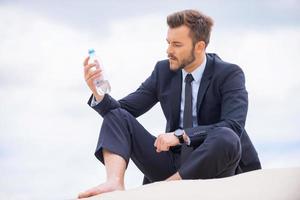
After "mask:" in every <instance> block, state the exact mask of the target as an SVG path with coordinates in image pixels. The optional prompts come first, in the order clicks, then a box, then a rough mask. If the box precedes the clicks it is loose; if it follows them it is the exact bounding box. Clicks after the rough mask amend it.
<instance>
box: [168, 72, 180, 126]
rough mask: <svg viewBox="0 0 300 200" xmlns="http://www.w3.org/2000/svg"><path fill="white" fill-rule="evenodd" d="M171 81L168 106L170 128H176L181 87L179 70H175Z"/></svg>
mask: <svg viewBox="0 0 300 200" xmlns="http://www.w3.org/2000/svg"><path fill="white" fill-rule="evenodd" d="M175 73H176V74H175V75H174V77H173V79H172V81H171V95H170V104H171V105H170V107H171V113H172V120H171V121H172V122H173V124H171V129H176V128H178V127H179V117H180V101H181V88H182V73H181V70H178V71H177V72H175Z"/></svg>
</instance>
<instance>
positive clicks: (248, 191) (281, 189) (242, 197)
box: [87, 167, 300, 200]
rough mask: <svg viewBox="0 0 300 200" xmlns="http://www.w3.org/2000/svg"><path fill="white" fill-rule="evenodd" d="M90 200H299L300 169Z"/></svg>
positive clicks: (171, 184)
mask: <svg viewBox="0 0 300 200" xmlns="http://www.w3.org/2000/svg"><path fill="white" fill-rule="evenodd" d="M87 199H88V200H120V199H122V200H159V199H166V200H171V199H172V200H183V199H189V200H193V199H206V200H215V199H220V200H221V199H222V200H224V199H230V200H235V199H238V200H260V199H262V200H269V199H270V200H271V199H272V200H277V199H278V200H292V199H293V200H300V167H299V168H287V169H264V170H257V171H253V172H248V173H244V174H240V175H236V176H233V177H228V178H222V179H210V180H184V181H172V182H157V183H153V184H150V185H145V186H141V187H138V188H135V189H131V190H127V191H117V192H111V193H106V194H102V195H98V196H94V197H91V198H87Z"/></svg>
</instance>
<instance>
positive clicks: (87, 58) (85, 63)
mask: <svg viewBox="0 0 300 200" xmlns="http://www.w3.org/2000/svg"><path fill="white" fill-rule="evenodd" d="M89 60H90V57H89V56H88V57H86V58H85V59H84V62H83V66H86V65H88V64H89Z"/></svg>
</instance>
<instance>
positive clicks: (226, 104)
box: [88, 54, 261, 172]
mask: <svg viewBox="0 0 300 200" xmlns="http://www.w3.org/2000/svg"><path fill="white" fill-rule="evenodd" d="M206 57H207V63H206V67H205V70H204V72H203V76H202V79H201V83H200V87H199V92H198V97H197V119H198V124H199V126H197V127H193V128H189V129H185V132H186V133H187V134H188V135H189V136H190V139H191V145H192V146H198V145H199V144H201V143H202V142H203V140H204V139H205V137H206V136H207V134H208V133H209V130H211V129H213V128H215V127H228V128H231V129H232V130H233V131H234V132H235V133H236V134H237V135H238V136H239V138H240V140H241V146H242V157H241V160H240V163H239V169H241V170H242V171H243V172H245V171H250V170H255V169H260V168H261V166H260V161H259V158H258V155H257V152H256V150H255V148H254V146H253V144H252V142H251V140H250V138H249V137H248V134H247V132H246V131H245V129H244V126H245V121H246V116H247V109H248V93H247V91H246V88H245V77H244V73H243V71H242V70H241V68H240V67H239V66H237V65H234V64H231V63H227V62H224V61H222V60H221V59H220V58H219V57H218V56H217V55H216V54H206ZM181 87H182V72H181V70H178V71H176V72H175V71H171V70H170V67H169V61H168V60H163V61H159V62H157V64H156V66H155V68H154V70H153V72H152V74H151V75H150V77H148V78H147V79H146V80H145V81H144V82H143V83H142V84H141V86H140V87H139V88H138V89H137V90H136V91H135V92H133V93H131V94H129V95H128V96H126V97H125V98H123V99H121V100H119V101H116V100H115V99H113V98H112V97H111V96H110V95H108V94H106V95H105V96H104V98H103V100H102V101H101V102H100V103H99V104H98V105H96V106H95V107H93V108H94V109H95V110H96V111H97V112H98V113H99V114H100V115H102V116H104V115H105V114H106V113H107V112H109V111H110V110H111V109H115V108H119V107H121V108H123V109H125V110H127V111H128V112H129V113H131V114H132V115H133V116H134V117H138V116H140V115H142V114H144V113H145V112H147V111H148V110H149V109H150V108H152V107H153V106H154V105H155V104H156V103H157V102H160V105H161V108H162V110H163V113H164V116H165V118H166V121H167V124H166V132H172V131H175V130H176V129H178V128H179V117H180V101H181V89H182V88H181ZM91 98H92V97H91ZM91 98H90V100H89V102H88V104H89V105H90V103H91Z"/></svg>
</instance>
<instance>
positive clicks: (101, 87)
mask: <svg viewBox="0 0 300 200" xmlns="http://www.w3.org/2000/svg"><path fill="white" fill-rule="evenodd" d="M92 63H96V67H92V68H91V70H96V69H97V68H101V69H102V76H101V77H99V78H97V79H95V80H94V84H95V86H96V89H97V93H98V94H99V95H104V94H106V93H109V92H110V90H111V88H110V84H109V82H108V80H107V77H106V76H105V73H104V68H103V65H102V63H101V62H100V59H99V58H97V56H96V52H95V50H94V49H89V64H92Z"/></svg>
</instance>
